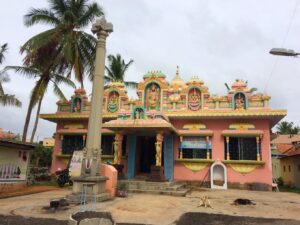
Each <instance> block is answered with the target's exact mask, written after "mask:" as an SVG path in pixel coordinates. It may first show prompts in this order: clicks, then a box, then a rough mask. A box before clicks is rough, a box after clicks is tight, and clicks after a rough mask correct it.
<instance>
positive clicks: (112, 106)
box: [107, 91, 119, 113]
mask: <svg viewBox="0 0 300 225" xmlns="http://www.w3.org/2000/svg"><path fill="white" fill-rule="evenodd" d="M118 109H119V93H118V92H117V91H111V92H110V93H109V95H108V100H107V111H108V112H111V113H114V112H117V111H118Z"/></svg>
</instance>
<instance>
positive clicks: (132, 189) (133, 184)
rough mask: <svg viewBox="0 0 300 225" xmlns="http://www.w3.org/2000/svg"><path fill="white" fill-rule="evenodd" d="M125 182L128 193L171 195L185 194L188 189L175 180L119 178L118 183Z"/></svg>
mask: <svg viewBox="0 0 300 225" xmlns="http://www.w3.org/2000/svg"><path fill="white" fill-rule="evenodd" d="M122 183H125V184H126V186H127V189H128V192H129V193H146V194H159V195H172V196H185V195H186V194H187V193H188V192H189V191H190V189H189V188H186V186H185V184H179V183H175V182H150V181H141V180H122V181H121V180H119V181H118V185H120V184H122Z"/></svg>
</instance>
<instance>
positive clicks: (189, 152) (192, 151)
mask: <svg viewBox="0 0 300 225" xmlns="http://www.w3.org/2000/svg"><path fill="white" fill-rule="evenodd" d="M179 147H180V150H181V151H182V158H184V159H206V158H207V152H209V153H210V154H211V144H207V142H206V138H205V137H184V138H183V141H182V143H181V145H180V146H179Z"/></svg>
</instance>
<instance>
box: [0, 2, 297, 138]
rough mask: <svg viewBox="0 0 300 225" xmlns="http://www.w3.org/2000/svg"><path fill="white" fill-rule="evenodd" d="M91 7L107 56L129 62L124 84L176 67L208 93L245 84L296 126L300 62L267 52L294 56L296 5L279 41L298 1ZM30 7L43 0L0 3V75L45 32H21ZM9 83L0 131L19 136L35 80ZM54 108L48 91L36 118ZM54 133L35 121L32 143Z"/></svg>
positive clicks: (169, 76) (169, 73)
mask: <svg viewBox="0 0 300 225" xmlns="http://www.w3.org/2000/svg"><path fill="white" fill-rule="evenodd" d="M97 2H98V3H99V4H100V5H101V6H102V7H103V9H104V11H105V15H106V18H107V20H108V21H110V22H112V23H113V25H114V32H113V33H112V34H111V35H110V36H109V37H108V39H107V53H108V54H116V53H120V54H121V55H122V56H123V57H124V58H125V60H127V61H128V60H129V59H134V61H135V62H134V64H133V65H132V66H131V68H130V69H129V71H128V73H127V74H126V79H127V80H129V81H130V80H134V81H137V80H141V79H142V76H143V74H145V73H146V72H147V71H148V70H161V71H162V72H164V73H165V74H166V75H167V79H168V80H171V79H172V78H173V77H174V74H175V71H176V66H177V65H178V66H179V67H180V73H181V76H182V78H183V79H185V80H188V79H189V78H191V77H192V76H195V75H197V76H199V77H200V78H201V79H203V80H204V82H205V83H206V85H208V87H209V90H210V93H211V94H219V95H225V94H226V88H225V86H224V83H225V82H227V83H229V84H230V83H232V82H233V81H234V80H235V79H236V78H241V79H244V80H247V81H248V84H249V86H250V87H257V88H258V90H259V92H266V93H267V94H269V95H271V97H272V98H271V107H272V108H275V109H287V110H288V116H287V117H286V118H285V119H286V120H289V121H294V122H295V123H296V124H298V125H300V110H299V97H300V91H299V90H300V89H299V84H300V60H299V58H291V57H275V56H273V55H270V54H269V53H268V52H269V50H270V49H271V48H273V47H285V48H289V49H294V50H296V51H297V50H298V51H300V6H298V8H297V10H296V14H295V17H294V20H293V21H292V24H291V27H290V30H289V33H288V35H287V38H286V39H285V35H286V34H287V29H288V25H289V22H290V19H291V16H292V14H293V11H294V9H295V5H296V2H297V0H243V1H241V0H227V1H222V0H188V1H179V0H165V1H161V0H126V1H124V0H103V1H97ZM31 7H34V8H41V7H47V1H46V0H23V1H20V0H9V1H2V2H1V7H0V15H1V19H0V28H1V35H0V45H1V44H4V43H8V46H9V52H8V54H7V55H6V61H5V62H4V63H3V65H0V69H1V68H3V66H5V65H21V63H22V58H23V56H21V55H20V54H19V48H20V46H21V45H22V44H23V43H24V42H25V41H26V40H28V39H29V38H30V37H32V36H33V35H35V34H37V33H39V32H42V31H44V30H46V29H48V28H49V27H45V26H33V27H30V28H27V27H25V26H24V24H23V15H24V14H26V12H27V11H28V10H29V9H30V8H31ZM90 27H91V26H90ZM90 27H89V28H88V32H90ZM283 40H285V41H284V44H283ZM282 44H283V46H282ZM276 60H277V63H275V61H276ZM274 64H275V65H276V66H275V67H274V70H273V72H272V68H273V65H274ZM10 77H11V82H10V83H7V84H5V85H4V88H5V91H6V92H7V93H10V94H15V95H16V96H17V97H18V98H19V99H20V100H21V101H22V103H23V106H22V108H14V107H5V108H3V107H2V106H0V127H2V128H4V129H6V130H10V131H13V132H14V133H22V129H23V125H24V121H25V116H26V111H27V107H28V98H29V95H30V91H31V89H32V87H33V85H34V80H28V79H27V78H23V77H21V76H20V75H18V74H14V73H11V72H10ZM77 85H78V84H77ZM78 86H79V85H78ZM86 89H87V92H88V93H90V92H91V85H90V84H89V81H86ZM64 91H65V94H66V96H68V97H70V96H71V95H72V93H73V90H71V89H68V88H64ZM56 101H57V97H56V96H54V94H53V93H52V90H51V89H49V91H48V93H47V95H46V96H45V98H44V101H43V105H42V110H41V111H42V113H54V112H55V111H56ZM34 116H35V115H34V114H33V115H32V123H31V126H30V132H29V134H30V133H31V129H32V124H33V118H34ZM53 132H55V124H54V123H51V122H48V121H43V120H40V123H39V127H38V130H37V138H38V139H42V138H44V137H48V136H52V134H53Z"/></svg>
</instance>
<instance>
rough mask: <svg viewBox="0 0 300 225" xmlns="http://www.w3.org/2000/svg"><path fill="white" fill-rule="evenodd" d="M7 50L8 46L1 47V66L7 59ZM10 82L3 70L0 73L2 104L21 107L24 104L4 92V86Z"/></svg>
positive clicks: (0, 100) (0, 97)
mask: <svg viewBox="0 0 300 225" xmlns="http://www.w3.org/2000/svg"><path fill="white" fill-rule="evenodd" d="M7 49H8V48H7V44H4V45H2V46H0V64H2V62H3V61H4V59H5V55H4V53H5V52H6V51H7ZM9 81H10V79H9V77H8V75H7V74H6V73H5V70H1V71H0V104H1V105H3V106H6V105H11V106H17V107H21V106H22V103H21V102H20V101H19V100H18V99H17V98H16V97H15V96H14V95H10V94H6V93H5V92H4V89H3V86H2V84H3V83H6V82H9Z"/></svg>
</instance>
